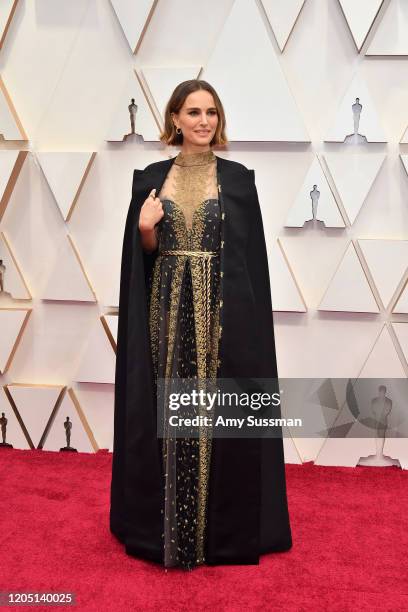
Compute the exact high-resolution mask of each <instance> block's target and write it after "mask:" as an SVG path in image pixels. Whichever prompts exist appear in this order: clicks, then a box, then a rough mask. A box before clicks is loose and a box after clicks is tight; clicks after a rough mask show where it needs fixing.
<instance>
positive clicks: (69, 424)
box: [60, 417, 78, 453]
mask: <svg viewBox="0 0 408 612" xmlns="http://www.w3.org/2000/svg"><path fill="white" fill-rule="evenodd" d="M64 428H65V438H66V441H67V445H66V446H63V447H62V448H60V451H70V452H73V453H77V452H78V451H77V449H76V448H74V447H72V446H71V429H72V422H71V421H70V420H69V417H67V418H66V420H65V421H64Z"/></svg>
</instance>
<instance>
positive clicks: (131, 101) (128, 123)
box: [106, 71, 160, 142]
mask: <svg viewBox="0 0 408 612" xmlns="http://www.w3.org/2000/svg"><path fill="white" fill-rule="evenodd" d="M159 132H160V126H159V124H158V123H157V121H156V118H155V117H154V115H153V112H152V109H151V108H150V106H149V103H148V101H147V99H146V96H145V94H144V92H143V89H142V86H141V83H140V81H139V76H138V75H137V73H136V71H134V72H133V73H132V74H131V75H130V76H129V78H128V80H127V82H126V83H125V86H124V87H123V89H122V91H121V92H120V96H118V102H117V105H116V110H115V112H114V115H113V117H112V122H111V125H110V127H109V130H108V133H107V135H106V140H108V141H114V142H122V141H123V140H136V141H137V142H143V141H158V140H159Z"/></svg>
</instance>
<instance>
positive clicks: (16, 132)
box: [0, 76, 28, 140]
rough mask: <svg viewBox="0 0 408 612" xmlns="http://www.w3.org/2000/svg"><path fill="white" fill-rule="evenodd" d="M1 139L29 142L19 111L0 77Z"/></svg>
mask: <svg viewBox="0 0 408 612" xmlns="http://www.w3.org/2000/svg"><path fill="white" fill-rule="evenodd" d="M0 137H3V138H4V140H28V137H27V134H26V133H25V131H24V128H23V125H22V123H21V121H20V119H19V118H18V115H17V111H16V109H15V108H14V105H13V102H12V101H11V98H10V96H9V94H8V91H7V89H6V86H5V84H4V81H3V79H2V78H1V76H0Z"/></svg>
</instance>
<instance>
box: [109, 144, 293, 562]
mask: <svg viewBox="0 0 408 612" xmlns="http://www.w3.org/2000/svg"><path fill="white" fill-rule="evenodd" d="M216 157H217V179H218V185H219V196H220V206H221V212H222V213H224V214H223V215H222V219H223V220H222V224H221V233H222V235H221V238H222V240H223V241H224V242H223V248H222V249H221V257H220V266H221V271H222V275H221V285H220V287H221V299H222V300H223V307H222V308H221V311H220V312H221V313H222V314H221V317H222V318H221V322H220V324H221V327H222V331H221V337H220V345H219V358H220V360H221V365H220V371H219V377H220V378H239V377H243V378H244V377H255V378H277V366H276V355H275V339H274V329H273V313H272V303H271V292H270V282H269V271H268V260H267V251H266V245H265V237H264V230H263V223H262V216H261V209H260V205H259V200H258V194H257V190H256V186H255V174H254V171H253V170H248V169H247V168H246V167H245V166H244V165H242V164H240V163H238V162H235V161H231V160H228V159H224V158H222V157H218V156H216ZM174 159H175V158H174V157H173V158H171V159H166V160H164V161H159V162H156V163H153V164H150V165H149V166H147V167H146V168H145V170H134V175H133V188H132V200H131V203H130V207H129V211H128V215H127V219H126V226H125V233H124V239H123V250H122V265H121V279H120V298H119V322H118V337H117V356H116V379H115V413H114V449H113V463H112V482H111V509H110V529H111V532H112V533H113V534H114V535H115V536H116V537H117V538H119V540H120V541H121V542H123V543H124V544H125V547H126V552H127V553H128V554H130V555H133V556H137V557H141V558H144V559H147V560H150V561H156V562H159V563H162V564H163V562H164V555H163V539H162V532H163V517H164V515H163V513H162V508H164V480H163V468H162V459H161V445H162V440H160V439H159V438H158V437H157V429H156V427H157V416H156V400H155V395H154V382H153V381H154V379H153V364H152V357H151V348H150V339H149V328H148V307H147V295H148V293H147V292H148V283H149V279H150V275H151V272H152V268H153V265H154V262H155V259H156V257H157V250H156V251H155V252H153V253H150V254H148V253H146V252H145V251H144V250H143V248H142V246H141V240H140V232H139V229H138V221H139V214H140V208H141V206H142V204H143V202H144V201H145V199H146V198H147V196H148V195H149V193H150V191H151V189H153V188H154V187H155V188H156V189H157V192H156V193H159V191H160V189H161V186H162V185H163V182H164V179H165V177H166V175H167V173H168V171H169V170H170V168H171V166H172V164H173V162H174ZM206 529H207V531H206V550H205V557H206V563H207V564H208V565H215V564H258V563H259V555H260V554H263V553H266V552H272V551H283V550H287V549H289V548H290V547H291V545H292V538H291V529H290V523H289V515H288V506H287V497H286V482H285V464H284V455H283V442H282V439H281V438H245V439H242V438H241V439H240V438H214V439H213V446H212V452H211V469H210V476H209V494H208V510H207V528H206Z"/></svg>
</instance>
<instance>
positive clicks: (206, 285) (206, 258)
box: [159, 249, 219, 355]
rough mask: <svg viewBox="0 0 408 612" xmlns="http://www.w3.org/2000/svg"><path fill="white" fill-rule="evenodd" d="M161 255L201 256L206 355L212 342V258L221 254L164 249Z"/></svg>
mask: <svg viewBox="0 0 408 612" xmlns="http://www.w3.org/2000/svg"><path fill="white" fill-rule="evenodd" d="M159 255H192V256H193V257H201V258H202V259H201V265H200V268H201V275H202V276H201V283H202V287H203V291H204V312H203V316H204V329H205V330H206V334H205V340H204V354H205V355H206V353H207V349H208V347H209V342H210V323H211V312H210V302H211V273H210V267H211V264H210V259H211V258H212V257H217V256H218V255H219V252H218V251H188V250H182V249H180V250H163V251H160V252H159Z"/></svg>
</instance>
